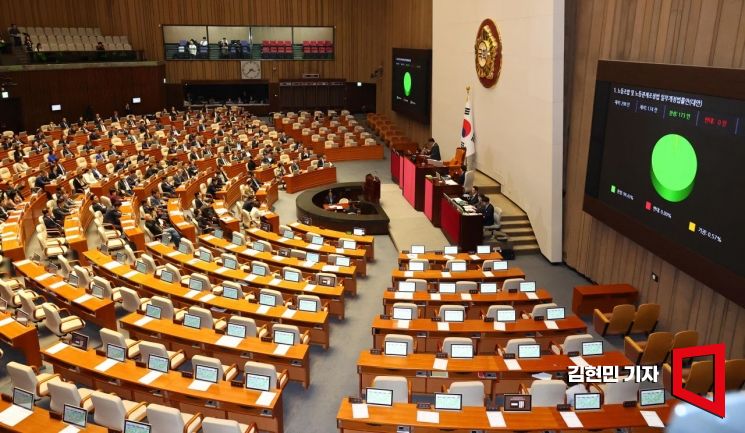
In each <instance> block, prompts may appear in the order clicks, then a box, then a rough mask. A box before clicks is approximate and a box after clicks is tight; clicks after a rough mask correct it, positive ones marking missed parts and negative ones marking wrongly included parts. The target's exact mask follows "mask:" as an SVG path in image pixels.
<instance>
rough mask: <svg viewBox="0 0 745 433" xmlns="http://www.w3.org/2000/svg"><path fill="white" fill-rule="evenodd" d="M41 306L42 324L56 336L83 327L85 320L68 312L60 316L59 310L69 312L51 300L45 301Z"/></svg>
mask: <svg viewBox="0 0 745 433" xmlns="http://www.w3.org/2000/svg"><path fill="white" fill-rule="evenodd" d="M42 308H43V309H44V325H45V326H46V327H47V329H49V330H50V331H52V332H53V333H54V334H55V335H57V336H58V337H62V336H65V335H67V334H69V333H71V332H75V331H77V330H79V329H82V328H83V327H85V322H84V321H83V319H81V318H80V317H78V316H75V315H72V314H68V315H66V316H65V317H61V316H60V312H67V313H69V311H68V310H67V309H66V308H59V307H57V306H56V305H55V304H52V303H51V302H45V303H44V304H42Z"/></svg>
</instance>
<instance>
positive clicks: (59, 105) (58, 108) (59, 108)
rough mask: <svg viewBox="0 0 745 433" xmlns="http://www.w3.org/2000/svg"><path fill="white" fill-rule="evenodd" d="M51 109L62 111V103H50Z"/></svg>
mask: <svg viewBox="0 0 745 433" xmlns="http://www.w3.org/2000/svg"><path fill="white" fill-rule="evenodd" d="M51 110H52V111H62V104H52V106H51Z"/></svg>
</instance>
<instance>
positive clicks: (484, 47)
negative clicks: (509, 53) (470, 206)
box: [473, 18, 502, 87]
mask: <svg viewBox="0 0 745 433" xmlns="http://www.w3.org/2000/svg"><path fill="white" fill-rule="evenodd" d="M473 49H474V58H475V60H476V75H478V77H479V81H481V84H482V85H483V86H484V87H492V86H493V85H495V84H496V83H497V80H499V73H500V72H501V70H502V40H501V38H500V37H499V31H498V30H497V26H496V25H495V24H494V21H492V20H490V19H489V18H487V19H485V20H484V21H482V22H481V25H480V26H479V31H478V32H477V33H476V43H475V44H474V47H473Z"/></svg>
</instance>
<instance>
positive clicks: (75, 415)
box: [62, 404, 88, 429]
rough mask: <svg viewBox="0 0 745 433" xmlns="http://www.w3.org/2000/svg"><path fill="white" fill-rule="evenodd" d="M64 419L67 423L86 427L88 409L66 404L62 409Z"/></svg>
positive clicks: (82, 427)
mask: <svg viewBox="0 0 745 433" xmlns="http://www.w3.org/2000/svg"><path fill="white" fill-rule="evenodd" d="M62 421H63V422H65V423H66V424H70V425H72V426H75V427H78V428H81V429H84V428H85V426H86V425H87V424H88V411H87V410H85V409H83V408H81V407H75V406H71V405H69V404H66V405H65V406H64V409H62Z"/></svg>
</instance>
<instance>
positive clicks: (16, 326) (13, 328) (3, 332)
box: [0, 311, 42, 367]
mask: <svg viewBox="0 0 745 433" xmlns="http://www.w3.org/2000/svg"><path fill="white" fill-rule="evenodd" d="M9 320H10V321H9ZM0 321H2V322H5V324H4V325H3V326H0V339H1V340H2V341H4V342H5V343H7V344H8V345H10V346H13V348H15V349H16V350H19V351H21V353H23V356H24V357H25V358H26V364H27V365H35V366H37V367H41V366H42V365H41V353H40V351H39V335H38V333H37V332H36V326H34V325H23V324H21V323H20V322H17V321H16V320H15V319H13V316H11V315H10V314H8V313H6V312H4V311H0Z"/></svg>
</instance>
